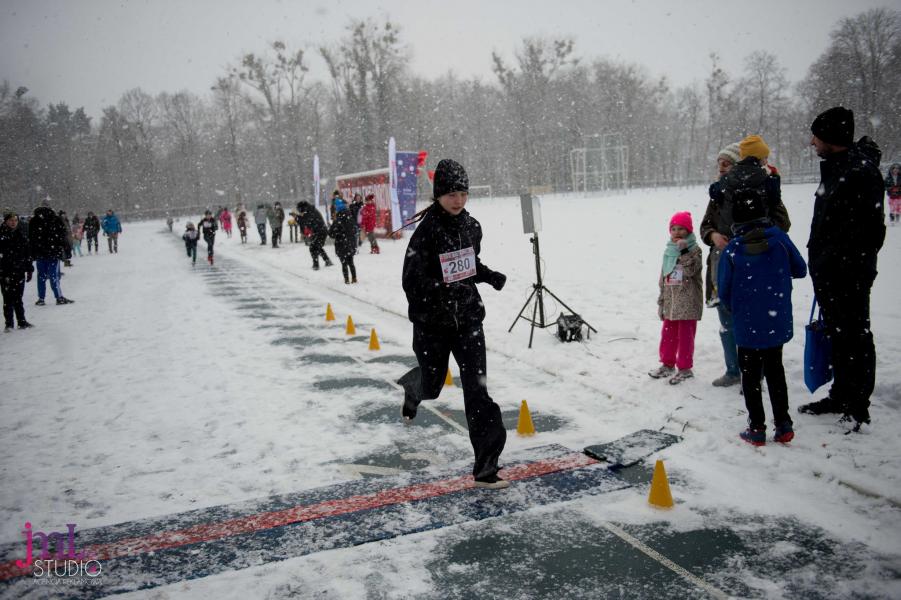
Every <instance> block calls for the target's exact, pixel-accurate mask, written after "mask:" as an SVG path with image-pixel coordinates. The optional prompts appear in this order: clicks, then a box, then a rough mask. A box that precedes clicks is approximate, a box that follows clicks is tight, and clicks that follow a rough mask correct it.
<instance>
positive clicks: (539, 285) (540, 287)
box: [507, 233, 598, 348]
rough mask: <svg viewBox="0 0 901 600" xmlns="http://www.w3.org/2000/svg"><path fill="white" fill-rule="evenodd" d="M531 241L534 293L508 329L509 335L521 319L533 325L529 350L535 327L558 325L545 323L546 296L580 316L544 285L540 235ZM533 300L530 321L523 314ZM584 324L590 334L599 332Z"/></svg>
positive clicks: (530, 239) (534, 236)
mask: <svg viewBox="0 0 901 600" xmlns="http://www.w3.org/2000/svg"><path fill="white" fill-rule="evenodd" d="M529 241H530V242H532V253H533V254H534V255H535V277H536V282H535V283H533V284H532V293H531V294H529V297H528V299H526V303H525V304H523V305H522V308H521V309H520V311H519V314H518V315H516V318H515V319H513V324H512V325H510V329H508V330H507V332H508V333H509V332H511V331H513V327H515V326H516V324H517V323H518V322H519V320H520V319H523V320H525V321H528V322H529V323H531V324H532V331H531V333H529V348H531V347H532V338H534V337H535V327H540V328H542V329H544V328H546V327H550V326H551V325H553V324H554V323H556V321H553V322H551V323H548V322H547V321H545V318H544V294H548V295H549V296H550V297H551V298H553V299H554V300H556V301H557V302H559V303H560V304H561V305H562V306H563V308H565V309H566V310H568V311H569V312H570V313H572V314H574V315H576V316H577V317H579V314H578V313H577V312H576V311H574V310H573V309H571V308H570V307H569V306H567V305H566V302H564V301H563V300H561V299H560V298H558V297H557V295H556V294H554V292H552V291H551V290H549V289H547V287H545V285H544V283H543V282H542V280H541V252H540V250H539V246H538V234H537V233H534V234H532V237H530V238H529ZM533 299H534V301H535V303H534V304H533V305H532V318H531V319H530V318H529V317H527V316H524V315H523V313H524V312H526V308H527V307H528V306H529V302H532V300H533ZM579 318H580V319H581V317H579ZM582 322H583V323H585V325H586V326H587V327H588V330H589V332H591V331H593V332H595V333H597V332H598V330H597V329H595V328H594V327H592V326H591V325H589V324H588V322H587V321H585V320H583V321H582ZM588 335H589V336H590V335H591V333H589V334H588Z"/></svg>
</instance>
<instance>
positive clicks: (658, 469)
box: [648, 460, 673, 508]
mask: <svg viewBox="0 0 901 600" xmlns="http://www.w3.org/2000/svg"><path fill="white" fill-rule="evenodd" d="M648 503H650V504H651V506H656V507H657V508H672V507H673V495H672V494H671V493H670V491H669V481H668V480H667V478H666V469H664V468H663V461H662V460H658V461H657V464H656V465H655V466H654V478H653V479H652V480H651V493H650V494H649V495H648Z"/></svg>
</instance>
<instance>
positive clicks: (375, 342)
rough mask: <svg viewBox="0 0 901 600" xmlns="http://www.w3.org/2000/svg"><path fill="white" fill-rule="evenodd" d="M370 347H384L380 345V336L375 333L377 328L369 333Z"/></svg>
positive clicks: (377, 348) (371, 348)
mask: <svg viewBox="0 0 901 600" xmlns="http://www.w3.org/2000/svg"><path fill="white" fill-rule="evenodd" d="M369 349H370V350H381V349H382V347H381V346H379V336H377V335H376V334H375V329H373V330H372V333H370V334H369Z"/></svg>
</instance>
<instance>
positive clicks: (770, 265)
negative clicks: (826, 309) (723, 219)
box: [717, 225, 807, 348]
mask: <svg viewBox="0 0 901 600" xmlns="http://www.w3.org/2000/svg"><path fill="white" fill-rule="evenodd" d="M806 275H807V265H806V264H805V262H804V259H803V258H801V253H800V252H798V249H797V248H796V247H795V245H794V244H793V243H792V241H791V239H789V237H788V235H787V234H786V233H785V232H784V231H782V230H781V229H779V228H778V227H767V228H766V229H764V228H763V227H761V226H759V225H758V226H757V227H756V228H750V229H747V228H746V229H745V230H744V231H742V230H739V231H738V232H737V235H736V236H735V237H734V238H732V240H730V241H729V244H728V245H727V246H726V248H725V250H723V256H722V258H721V259H720V264H719V269H718V276H717V279H718V283H719V285H718V290H719V296H720V302H722V303H723V304H725V306H727V307H729V309H730V310H731V311H732V320H733V324H734V327H733V329H734V332H735V344H736V345H737V346H739V347H741V348H773V347H775V346H781V345H782V344H784V343H786V342H787V341H789V340H790V339H792V334H793V331H792V300H791V296H792V278H794V279H800V278H802V277H805V276H806Z"/></svg>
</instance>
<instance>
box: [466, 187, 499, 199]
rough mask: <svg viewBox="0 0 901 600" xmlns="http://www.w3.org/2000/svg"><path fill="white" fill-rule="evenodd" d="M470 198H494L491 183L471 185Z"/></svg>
mask: <svg viewBox="0 0 901 600" xmlns="http://www.w3.org/2000/svg"><path fill="white" fill-rule="evenodd" d="M469 197H470V198H492V197H493V195H492V193H491V186H490V185H471V186H469Z"/></svg>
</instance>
